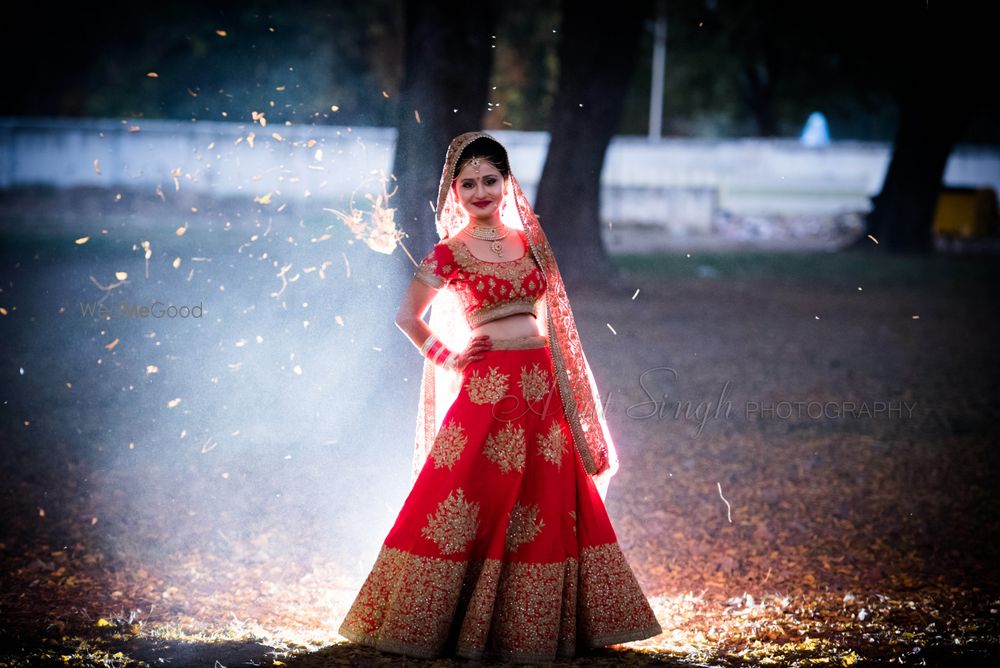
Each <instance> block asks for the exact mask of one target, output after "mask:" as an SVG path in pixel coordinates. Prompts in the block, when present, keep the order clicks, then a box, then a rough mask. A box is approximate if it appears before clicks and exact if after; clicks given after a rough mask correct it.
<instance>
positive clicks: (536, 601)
mask: <svg viewBox="0 0 1000 668" xmlns="http://www.w3.org/2000/svg"><path fill="white" fill-rule="evenodd" d="M576 583H577V562H576V560H575V559H572V558H570V559H567V560H566V561H563V562H558V561H557V562H554V563H547V564H539V563H530V562H508V563H505V564H504V570H503V572H502V573H501V575H500V584H499V587H498V591H497V601H496V607H495V608H494V618H493V634H495V636H496V640H495V641H494V642H495V644H494V647H495V648H496V649H498V650H499V652H500V655H501V656H502V657H503V658H505V659H508V660H511V659H514V658H515V657H516V658H525V659H527V658H529V657H531V658H533V659H535V660H538V659H543V660H544V659H545V658H546V657H548V658H552V657H554V656H556V654H557V652H559V651H560V650H561V651H562V652H563V653H566V652H567V651H569V650H570V648H571V647H572V645H573V643H574V642H575V638H576V613H577V600H576V597H577V585H576Z"/></svg>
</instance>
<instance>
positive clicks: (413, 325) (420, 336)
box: [396, 318, 431, 350]
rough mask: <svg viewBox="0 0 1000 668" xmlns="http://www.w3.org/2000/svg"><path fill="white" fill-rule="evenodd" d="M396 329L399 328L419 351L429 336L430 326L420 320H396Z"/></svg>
mask: <svg viewBox="0 0 1000 668" xmlns="http://www.w3.org/2000/svg"><path fill="white" fill-rule="evenodd" d="M396 327H399V329H400V331H402V332H403V334H405V335H406V338H408V339H409V340H410V343H412V344H413V345H414V346H415V347H416V349H417V350H420V348H421V347H422V346H423V345H424V342H425V341H427V338H428V337H429V336H430V335H431V328H430V326H429V325H428V324H427V323H426V322H424V320H423V319H422V318H402V319H400V318H397V319H396Z"/></svg>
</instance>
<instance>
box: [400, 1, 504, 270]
mask: <svg viewBox="0 0 1000 668" xmlns="http://www.w3.org/2000/svg"><path fill="white" fill-rule="evenodd" d="M498 7H499V5H498V4H496V3H486V4H472V3H468V2H456V1H455V0H447V1H444V2H416V1H413V0H410V1H408V2H407V3H406V6H405V18H404V25H405V29H404V30H405V36H404V39H405V44H404V58H403V67H404V72H403V80H402V85H401V90H400V105H399V108H400V112H399V114H400V115H399V122H398V125H397V127H398V128H399V134H398V136H397V141H396V155H395V158H394V161H393V170H392V171H393V174H394V175H395V177H396V179H397V181H396V185H397V186H398V191H397V193H396V197H395V198H394V199H395V202H394V204H395V205H396V214H397V215H396V221H397V224H398V225H399V227H400V228H401V229H402V230H403V231H404V232H405V233H406V234H407V235H408V237H409V240H408V241H405V242H404V243H406V246H407V248H408V249H409V250H410V252H411V253H414V255H417V254H421V255H422V253H423V252H425V251H427V250H429V249H430V247H431V246H432V245H433V244H435V243H437V242H438V237H437V233H436V232H435V227H434V211H433V209H432V208H431V204H430V203H431V202H433V203H434V206H437V190H438V183H439V181H440V178H441V165H442V164H443V163H444V158H445V152H446V150H447V148H448V143H449V142H450V141H451V140H452V138H454V137H455V136H456V135H459V134H461V133H462V132H466V131H469V130H478V129H480V128H481V127H482V120H483V115H484V113H485V110H486V101H487V97H488V94H489V80H490V69H491V66H492V63H493V49H492V46H491V45H492V35H493V33H494V30H495V27H496V23H497V20H498V18H499V10H498ZM418 114H419V121H418V120H417V115H418ZM418 259H419V258H418Z"/></svg>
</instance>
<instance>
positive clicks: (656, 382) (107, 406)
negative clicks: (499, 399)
mask: <svg viewBox="0 0 1000 668" xmlns="http://www.w3.org/2000/svg"><path fill="white" fill-rule="evenodd" d="M70 195H72V197H73V199H71V200H67V198H68V197H70ZM177 198H178V200H179V201H175V199H170V200H169V203H168V202H163V201H161V200H160V199H157V198H145V199H143V198H141V197H139V196H137V195H133V194H131V193H128V194H127V195H126V197H125V198H124V200H123V201H122V202H118V203H115V204H112V203H111V201H112V199H111V198H110V197H108V195H107V193H102V192H101V191H96V192H91V193H78V192H73V191H70V193H65V192H59V193H52V194H48V195H45V194H39V193H30V194H29V195H27V196H23V197H16V196H14V195H10V194H8V195H5V196H4V198H3V199H2V200H0V224H2V227H0V235H2V239H3V252H2V254H3V258H2V260H3V261H2V269H0V271H2V275H0V279H2V283H0V286H2V291H0V307H2V308H3V312H0V336H2V340H3V342H4V344H3V348H2V353H0V355H2V362H3V364H2V370H3V371H2V373H3V376H4V381H3V387H4V390H3V393H4V394H3V396H2V398H0V399H2V407H0V410H2V412H0V415H2V417H3V422H2V424H0V437H2V439H3V446H2V452H3V458H4V459H3V466H2V468H0V477H2V483H3V489H4V495H3V497H2V499H3V501H2V503H3V507H2V508H0V513H2V515H3V518H4V519H3V523H2V533H0V573H2V580H0V582H2V585H0V643H2V649H0V665H11V666H14V665H38V666H40V665H68V666H74V665H75V666H90V665H99V666H133V665H151V666H152V665H173V666H215V665H223V666H234V665H297V666H325V665H377V664H385V665H389V664H395V663H398V662H400V661H401V659H400V657H396V656H393V655H384V654H380V653H378V652H374V651H371V650H368V649H364V648H359V647H355V646H352V645H350V644H347V643H345V642H344V640H343V638H340V637H339V636H338V635H337V633H336V629H337V627H338V626H339V623H340V621H341V619H342V617H343V614H344V612H346V608H347V606H348V605H349V604H350V602H351V601H352V600H353V597H354V595H355V594H356V593H357V587H358V586H359V584H360V579H361V578H363V577H364V575H365V574H366V569H367V568H368V567H370V565H371V562H372V560H373V558H374V554H375V550H376V549H377V546H378V543H379V541H380V540H381V538H383V537H384V535H383V534H384V529H386V528H388V523H390V522H391V519H392V518H393V516H394V514H395V512H396V510H398V505H399V503H401V501H402V498H403V496H404V495H405V484H406V481H407V480H408V478H407V474H408V466H409V451H408V447H409V444H408V443H407V441H406V438H407V437H408V436H409V435H410V432H409V430H410V429H411V425H412V419H413V415H412V414H411V413H412V411H415V408H416V404H415V396H414V395H413V387H412V383H411V382H410V381H405V379H401V378H398V377H397V376H399V375H403V376H407V374H410V375H412V373H413V370H415V369H416V367H417V361H418V360H417V357H416V353H415V352H414V351H413V350H412V348H408V347H407V346H408V344H407V343H405V342H400V341H399V340H398V339H401V338H402V337H401V335H399V334H398V332H395V331H394V328H392V327H391V325H390V326H382V325H374V326H372V325H371V324H370V323H367V324H366V323H364V322H363V321H362V320H361V313H362V312H360V311H357V310H353V311H352V310H351V305H352V303H353V302H352V300H357V299H358V295H360V294H364V295H365V299H366V300H368V301H367V306H366V307H365V308H367V309H370V310H372V311H375V312H377V314H378V316H377V317H378V318H383V317H384V318H389V319H391V312H392V309H394V308H395V303H390V301H391V298H392V297H393V295H396V294H398V290H399V284H398V283H396V284H394V283H391V281H390V280H389V279H388V278H386V276H388V275H389V274H391V273H392V272H393V271H396V272H398V271H399V270H400V268H404V269H405V268H406V266H407V265H406V262H408V261H406V260H405V258H404V259H401V257H402V256H401V254H400V253H399V252H397V253H396V254H394V255H393V256H389V257H387V256H378V255H376V254H374V253H372V251H370V250H367V249H364V248H358V247H357V244H350V243H347V241H345V239H344V238H343V235H342V234H340V232H342V230H338V228H337V227H336V225H340V223H336V222H335V221H333V220H332V218H323V217H316V216H315V214H312V215H313V217H310V213H309V211H304V212H302V211H300V212H298V213H297V214H294V215H291V216H289V215H283V216H279V215H278V214H277V213H276V212H274V211H273V210H270V209H267V208H266V207H260V208H257V209H252V208H250V209H247V208H246V205H244V204H234V203H231V202H216V203H204V202H199V201H197V200H196V199H194V198H192V199H189V200H184V199H183V193H182V194H181V195H179V196H177ZM241 207H243V208H241ZM283 214H288V212H287V211H286V212H283ZM282 225H283V226H284V227H282ZM181 227H186V230H187V232H186V233H184V234H178V232H177V230H178V229H180V228H181ZM86 235H90V236H91V237H92V238H91V241H89V242H87V243H84V244H77V243H75V240H76V239H78V238H81V237H83V236H86ZM324 235H326V238H324ZM144 241H147V242H150V243H149V246H148V247H149V248H150V251H151V252H150V253H149V255H150V257H148V258H147V257H146V252H145V249H146V246H144V245H143V242H144ZM411 250H413V249H411ZM177 258H180V261H179V262H178V261H177ZM397 260H400V261H399V263H396V261H397ZM621 263H622V265H623V266H624V267H625V268H627V269H629V270H631V271H632V272H633V273H632V275H631V277H630V278H629V279H628V280H626V281H624V282H623V284H621V285H616V286H614V287H606V286H605V287H600V286H592V287H589V288H584V287H578V288H574V289H573V291H572V292H571V293H570V296H571V298H572V299H573V303H574V309H575V312H576V316H577V320H578V324H579V325H580V328H581V336H582V338H583V341H584V345H585V346H586V349H587V353H588V358H589V359H590V361H591V364H592V366H593V368H594V372H595V375H596V376H597V379H598V383H599V386H600V388H601V390H602V393H603V394H604V395H605V396H606V397H608V402H607V406H606V410H607V412H608V419H609V423H610V427H611V431H612V433H613V434H614V435H615V439H616V443H617V446H618V450H619V455H620V458H621V462H622V465H621V470H620V472H619V474H618V475H617V477H616V478H615V479H614V481H612V483H611V491H610V493H609V496H608V499H607V504H608V509H609V512H610V515H611V517H612V521H613V523H614V525H615V529H616V531H617V533H618V537H619V540H620V542H621V544H622V546H623V548H624V549H625V551H626V554H627V556H628V558H629V560H630V563H631V564H632V566H633V569H634V570H635V572H636V575H637V577H638V578H639V581H640V583H641V585H642V587H643V589H644V591H645V592H646V593H647V595H648V596H649V599H650V601H651V603H652V604H653V606H654V609H655V610H656V613H657V616H658V618H659V620H660V622H661V624H662V626H663V628H664V630H665V633H664V634H663V635H661V636H658V637H656V638H651V639H649V640H647V641H643V642H638V643H630V644H628V645H624V646H618V647H614V648H607V649H604V650H600V651H596V652H594V653H592V654H591V655H588V656H585V657H581V658H578V659H576V660H574V661H562V662H560V663H565V664H576V665H617V664H620V663H630V664H637V665H645V664H668V665H720V666H749V665H754V666H756V665H789V666H791V665H796V666H807V665H840V666H849V665H889V664H890V663H892V664H893V665H898V664H900V663H901V664H906V665H973V664H977V663H980V662H981V663H983V665H986V662H988V661H989V660H990V659H992V660H995V659H996V658H997V656H998V654H1000V646H998V643H1000V582H998V574H997V568H996V565H995V564H997V563H1000V548H998V540H997V539H998V521H1000V507H998V505H1000V504H998V499H997V494H996V491H995V490H996V488H997V482H998V458H1000V455H998V450H997V445H998V438H997V427H996V424H997V421H998V418H1000V415H998V412H1000V411H998V403H997V401H996V396H997V389H998V388H997V377H996V375H995V373H994V371H993V370H994V369H996V368H1000V364H998V362H1000V359H998V358H1000V353H998V349H997V345H996V341H997V340H998V334H1000V326H998V325H1000V322H998V318H997V314H996V310H995V305H994V304H995V294H994V289H995V286H996V285H997V284H998V283H997V280H996V279H997V274H998V270H997V269H996V268H995V267H996V262H995V258H994V257H966V256H963V257H955V258H948V257H945V258H942V257H933V258H902V259H900V258H891V257H884V256H881V255H879V254H877V253H854V254H849V255H832V254H828V255H805V256H803V255H794V254H767V253H761V254H750V255H747V254H743V255H710V254H705V253H697V254H694V253H692V255H691V256H690V257H688V256H686V255H684V254H678V255H671V256H664V257H659V258H656V259H655V260H650V259H622V260H621ZM175 265H177V266H175ZM289 265H291V266H290V267H289ZM310 269H311V270H310ZM118 271H124V272H126V274H127V278H126V279H120V278H118V277H116V276H115V272H118ZM380 282H384V283H385V286H383V287H378V286H379V285H381V283H380ZM116 283H120V285H119V286H118V287H112V288H109V286H112V285H115V284H116ZM102 286H103V289H102ZM220 288H224V289H220ZM386 288H388V289H386ZM378 290H383V291H382V292H378ZM637 290H638V293H636V291H637ZM105 292H108V293H109V294H112V295H113V296H117V295H118V294H122V295H126V294H127V295H131V296H132V297H133V298H136V299H140V300H141V299H146V298H148V297H149V296H150V295H153V296H160V297H162V295H163V294H164V293H165V294H169V295H171V296H172V297H173V298H174V299H179V296H180V295H183V296H184V297H185V298H195V297H200V298H201V299H203V300H204V301H206V303H208V304H209V306H210V309H211V310H213V315H214V316H215V317H213V318H209V319H208V320H206V321H204V322H203V323H201V324H200V325H199V328H198V329H197V330H195V329H194V328H191V329H184V327H185V326H186V324H180V323H178V324H169V323H154V324H149V323H146V322H144V323H141V324H135V323H121V322H107V321H105V322H99V321H92V320H85V319H81V318H80V316H79V314H78V313H77V314H74V313H73V312H72V310H73V309H74V308H77V302H78V301H80V300H85V299H91V300H93V299H99V298H100V297H101V296H102V295H103V294H105ZM275 293H278V294H277V296H275ZM331 295H337V296H339V301H338V300H337V299H338V298H337V297H331ZM325 300H332V301H325ZM380 300H381V302H385V306H384V307H380V306H378V305H379V304H380V303H381V302H380ZM304 303H309V304H311V306H308V307H307V306H303V304H304ZM317 304H318V305H319V308H317V306H316V305H317ZM354 308H355V309H356V308H357V307H356V306H355V307H354ZM60 309H62V310H60ZM265 314H267V317H266V318H265ZM285 317H287V319H288V322H289V323H291V324H290V325H289V324H288V323H286V322H285V321H284V320H281V318H285ZM272 318H274V319H272ZM338 318H339V319H338ZM303 321H308V325H304V324H303ZM394 337H397V338H394ZM352 342H353V343H352ZM279 344H280V346H285V347H283V348H281V350H280V354H278V355H276V356H275V359H277V360H278V361H274V360H272V359H270V358H267V357H266V356H265V353H264V352H261V351H263V350H264V349H266V348H267V347H268V346H272V347H278V346H279ZM352 345H354V346H355V347H350V346H352ZM255 346H258V347H255ZM248 350H249V352H248ZM289 351H291V352H289ZM239 356H242V357H239ZM355 358H360V359H363V360H364V361H365V363H366V364H369V365H375V366H376V368H377V369H378V370H379V373H382V372H384V373H386V374H394V375H393V376H392V379H391V380H390V381H388V382H384V383H383V384H380V385H377V387H378V388H380V389H379V391H378V392H376V393H375V394H374V395H372V394H371V393H370V392H363V393H362V394H364V396H366V397H374V398H373V399H372V401H374V402H377V403H368V404H365V405H366V406H368V410H369V411H375V410H378V407H379V406H384V405H385V404H387V403H394V405H395V410H397V411H398V421H399V422H400V423H401V424H402V426H401V427H398V428H395V427H394V426H393V424H390V423H392V422H394V420H387V421H385V423H380V422H379V421H378V420H377V419H376V420H374V421H371V422H368V421H362V422H360V423H358V424H357V425H351V429H353V430H354V431H351V430H350V429H348V430H344V431H340V430H341V429H342V425H341V422H343V420H332V419H330V418H329V417H328V416H329V413H328V412H324V410H326V409H321V410H320V411H319V412H317V413H316V416H315V417H314V418H313V417H311V415H312V414H306V413H302V414H300V413H297V412H295V411H297V410H299V405H300V404H302V403H303V402H304V401H305V399H304V398H305V397H307V396H310V395H311V394H318V395H320V396H323V397H326V398H328V399H330V400H331V401H332V400H334V399H336V401H337V402H340V403H338V405H341V404H347V403H348V402H349V396H348V395H350V394H351V393H352V392H353V393H358V392H359V390H358V387H359V385H358V382H359V381H358V377H350V378H346V379H345V378H344V377H343V376H339V375H337V374H336V373H335V369H336V368H339V367H342V366H343V365H345V364H348V362H347V361H346V360H350V359H355ZM262 360H264V361H262ZM265 362H266V363H267V366H266V367H265V366H264V365H265ZM327 363H329V364H330V367H329V368H328V367H326V366H323V365H324V364H327ZM255 365H257V366H255ZM258 366H260V367H264V368H258ZM151 367H154V368H155V369H156V371H151V370H150V368H151ZM401 367H405V368H407V369H410V371H408V372H407V373H404V372H400V371H398V369H399V368H401ZM296 368H298V371H296V370H295V369H296ZM394 370H395V371H394ZM180 372H183V373H180ZM202 372H203V373H202ZM316 377H320V378H322V379H324V381H323V383H322V384H321V385H322V386H321V387H320V385H309V386H306V385H304V384H303V380H302V379H310V378H311V379H313V380H311V381H310V382H315V378H316ZM317 388H319V389H317ZM237 396H238V397H239V400H238V401H240V402H241V403H240V405H241V406H242V409H241V410H233V406H232V404H234V403H236V402H237V399H234V397H237ZM258 396H262V397H263V399H261V400H260V401H259V402H257V397H258ZM288 397H291V399H288ZM177 399H179V400H180V401H179V402H177V403H174V402H175V401H176V400H177ZM172 403H173V406H171V404H172ZM324 405H325V406H326V405H328V404H324ZM351 406H352V408H351V410H349V411H345V412H344V414H345V415H354V414H356V411H355V410H354V409H353V405H351ZM372 406H374V407H375V408H373V407H372ZM310 410H311V409H310ZM276 415H278V416H281V415H284V416H286V418H285V419H283V420H279V419H278V418H276V417H275V416H276ZM366 415H372V416H375V417H377V415H378V413H375V412H370V413H367V414H366ZM324 417H326V419H325V420H324ZM310 420H313V421H312V422H310ZM303 425H304V426H303ZM376 430H377V431H378V433H379V434H383V433H384V434H387V435H386V437H385V438H384V439H379V438H376V437H375V436H373V432H375V431H376ZM344 448H346V449H347V453H348V454H349V455H350V457H349V458H348V459H346V460H345V459H342V458H336V457H333V456H330V454H329V452H330V451H331V450H335V451H336V452H341V453H342V452H344V450H343V449H344ZM344 461H348V462H350V464H349V465H346V466H345V464H344ZM358 480H360V481H361V482H362V485H364V489H362V491H360V492H359V491H358V490H357V487H352V486H350V485H352V484H353V485H357V481H358ZM366 489H368V490H377V491H379V492H380V493H381V492H383V491H385V490H388V491H387V492H386V493H385V498H382V496H378V498H374V496H375V495H373V494H371V493H365V490H366ZM344 490H349V491H344ZM279 662H280V663H279ZM407 663H410V664H413V665H430V664H434V665H459V664H460V663H464V662H457V661H449V660H440V661H437V662H421V661H416V660H408V661H407Z"/></svg>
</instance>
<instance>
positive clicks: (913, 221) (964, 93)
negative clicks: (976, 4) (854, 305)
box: [855, 3, 993, 253]
mask: <svg viewBox="0 0 1000 668" xmlns="http://www.w3.org/2000/svg"><path fill="white" fill-rule="evenodd" d="M960 4H962V3H960ZM971 14H972V12H970V10H969V7H965V8H956V7H954V6H951V5H949V4H947V3H945V4H944V5H943V6H942V4H941V3H935V4H931V5H930V6H929V8H928V7H925V6H924V5H923V4H916V5H913V4H911V5H908V6H907V11H906V12H905V13H904V14H902V16H903V18H902V22H904V25H901V26H899V29H900V30H901V32H903V34H906V35H909V36H910V39H909V40H908V41H907V48H906V49H905V50H904V56H905V57H904V58H903V59H902V60H901V62H900V66H901V67H902V68H905V73H904V74H903V75H902V82H901V83H902V87H901V91H900V95H899V99H900V119H899V129H898V130H897V133H896V138H895V141H894V143H893V150H892V158H891V159H890V162H889V168H888V170H887V171H886V175H885V179H884V181H883V184H882V190H881V192H879V194H878V195H876V196H875V197H873V198H872V202H873V209H872V211H871V212H870V213H869V214H868V216H867V220H866V226H867V230H866V232H867V233H868V234H870V235H872V236H873V237H874V238H875V239H876V240H877V241H878V244H879V247H880V248H882V249H884V250H886V251H890V252H917V253H923V252H928V251H931V250H933V225H934V213H935V209H936V207H937V200H938V195H939V193H940V191H941V185H942V180H943V176H944V171H945V167H946V166H947V164H948V156H949V155H950V154H951V151H952V149H953V148H954V146H955V143H956V142H957V141H958V139H959V138H960V137H961V135H962V132H963V130H964V128H965V127H966V125H967V123H968V122H969V120H970V118H971V116H972V114H973V111H974V109H975V107H976V105H977V104H978V103H979V101H980V95H981V93H982V92H983V91H985V90H986V88H987V86H991V85H993V82H992V81H990V80H987V79H985V78H983V77H984V76H985V64H984V63H986V62H988V56H987V54H986V52H985V48H984V47H985V45H984V44H983V43H981V42H980V37H983V36H977V35H976V33H977V32H978V31H980V30H981V29H982V26H981V25H977V22H980V21H982V23H983V24H985V23H987V22H986V21H984V20H983V19H985V16H983V17H977V16H973V15H971ZM984 58H985V60H984ZM871 243H872V242H871V241H870V240H868V239H866V238H863V239H861V240H859V242H858V243H857V244H855V246H856V247H857V246H869V245H870V244H871Z"/></svg>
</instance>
